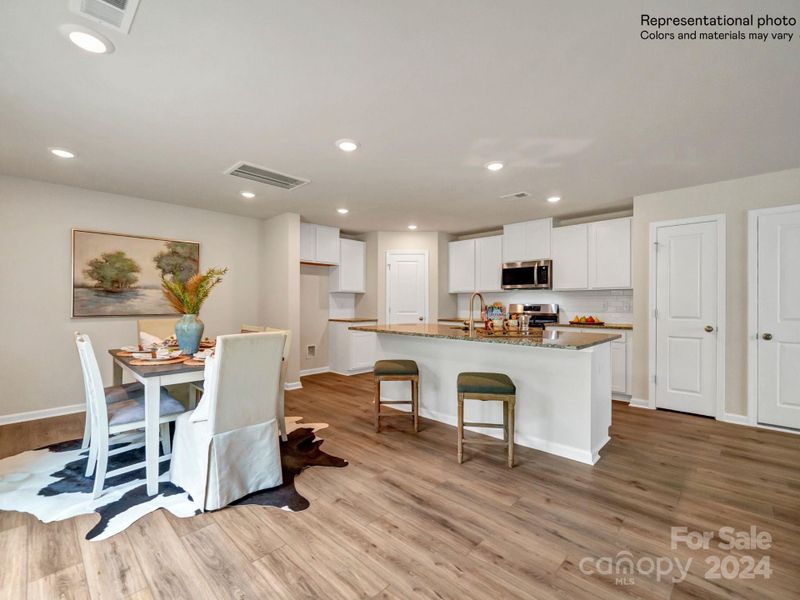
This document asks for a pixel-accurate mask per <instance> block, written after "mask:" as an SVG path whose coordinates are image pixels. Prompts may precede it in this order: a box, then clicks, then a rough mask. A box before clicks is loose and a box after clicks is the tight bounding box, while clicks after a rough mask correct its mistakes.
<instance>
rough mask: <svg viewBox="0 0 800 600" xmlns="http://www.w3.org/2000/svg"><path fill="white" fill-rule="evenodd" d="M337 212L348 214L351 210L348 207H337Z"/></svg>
mask: <svg viewBox="0 0 800 600" xmlns="http://www.w3.org/2000/svg"><path fill="white" fill-rule="evenodd" d="M336 212H337V213H339V214H340V215H346V214H347V213H349V212H350V211H349V210H347V209H346V208H337V209H336Z"/></svg>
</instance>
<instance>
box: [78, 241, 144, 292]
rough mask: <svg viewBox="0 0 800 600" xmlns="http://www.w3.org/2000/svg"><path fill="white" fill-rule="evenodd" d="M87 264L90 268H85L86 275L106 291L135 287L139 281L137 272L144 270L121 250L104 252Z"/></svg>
mask: <svg viewBox="0 0 800 600" xmlns="http://www.w3.org/2000/svg"><path fill="white" fill-rule="evenodd" d="M87 266H88V267H89V268H88V269H85V270H84V273H85V274H86V276H87V277H89V279H92V280H94V281H95V282H96V283H95V287H98V288H101V289H103V290H104V291H106V292H121V291H123V290H127V289H130V288H132V287H134V286H135V285H136V282H138V281H139V278H138V277H137V276H136V273H139V272H141V270H142V269H141V267H140V266H139V265H138V264H137V263H136V261H135V260H133V259H131V258H129V257H128V256H127V255H126V254H125V253H124V252H122V251H121V250H120V251H117V252H104V253H103V254H101V255H100V256H99V257H98V258H93V259H92V260H90V261H89V262H88V263H87Z"/></svg>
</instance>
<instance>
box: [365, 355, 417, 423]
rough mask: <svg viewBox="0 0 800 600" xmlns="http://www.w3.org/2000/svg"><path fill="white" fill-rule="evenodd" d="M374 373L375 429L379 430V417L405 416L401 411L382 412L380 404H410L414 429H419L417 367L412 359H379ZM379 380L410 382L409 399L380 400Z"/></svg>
mask: <svg viewBox="0 0 800 600" xmlns="http://www.w3.org/2000/svg"><path fill="white" fill-rule="evenodd" d="M373 373H374V375H375V402H374V404H375V431H380V430H381V419H383V418H385V417H400V416H403V417H404V416H405V414H403V413H399V414H397V413H383V414H381V405H382V404H410V405H411V416H412V417H413V419H414V431H419V369H418V368H417V363H415V362H414V361H413V360H379V361H377V362H376V363H375V368H374V370H373ZM381 381H409V382H411V400H384V401H383V402H381Z"/></svg>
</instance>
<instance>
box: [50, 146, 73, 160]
mask: <svg viewBox="0 0 800 600" xmlns="http://www.w3.org/2000/svg"><path fill="white" fill-rule="evenodd" d="M49 150H50V153H51V154H54V155H55V156H57V157H58V158H75V153H74V152H72V151H70V150H67V149H66V148H49Z"/></svg>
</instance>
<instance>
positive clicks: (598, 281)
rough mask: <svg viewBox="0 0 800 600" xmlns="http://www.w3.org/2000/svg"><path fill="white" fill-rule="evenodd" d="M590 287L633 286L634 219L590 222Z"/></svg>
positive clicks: (618, 287) (616, 287)
mask: <svg viewBox="0 0 800 600" xmlns="http://www.w3.org/2000/svg"><path fill="white" fill-rule="evenodd" d="M589 287H591V288H607V289H608V288H615V289H620V288H629V287H631V219H630V217H626V218H624V219H611V220H610V221H598V222H596V223H589Z"/></svg>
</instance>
